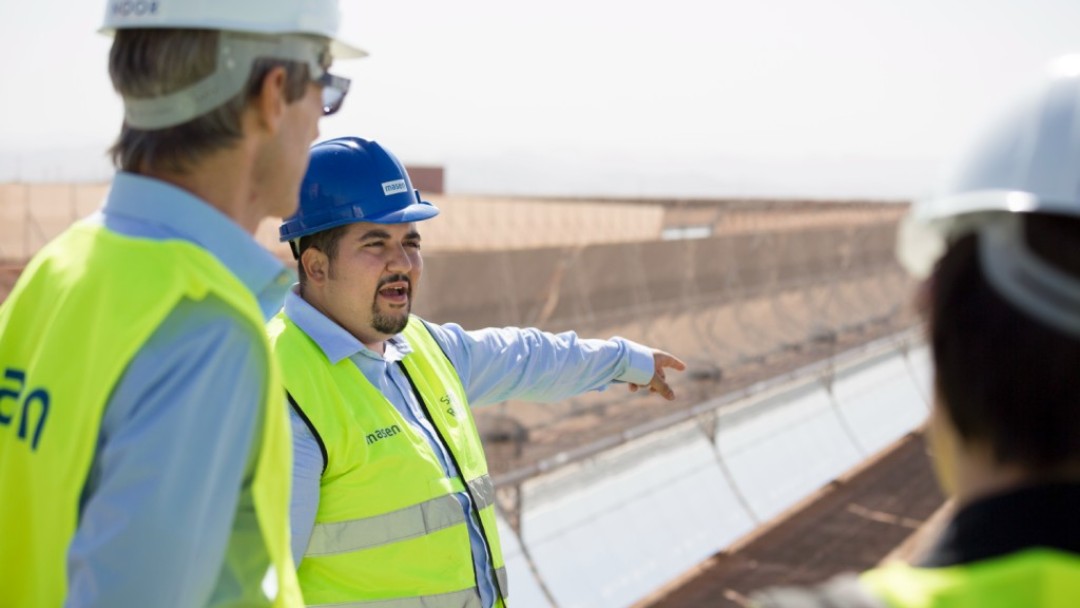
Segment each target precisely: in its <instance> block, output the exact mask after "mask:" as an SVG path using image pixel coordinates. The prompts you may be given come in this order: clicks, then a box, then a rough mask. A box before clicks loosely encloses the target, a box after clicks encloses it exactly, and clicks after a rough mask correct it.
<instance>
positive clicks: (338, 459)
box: [269, 313, 507, 608]
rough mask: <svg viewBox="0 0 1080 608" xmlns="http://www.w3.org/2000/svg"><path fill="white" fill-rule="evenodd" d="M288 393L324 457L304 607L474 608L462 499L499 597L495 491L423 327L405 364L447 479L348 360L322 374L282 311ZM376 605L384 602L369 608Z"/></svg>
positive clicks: (458, 396) (308, 344) (321, 360)
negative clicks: (445, 458) (448, 462)
mask: <svg viewBox="0 0 1080 608" xmlns="http://www.w3.org/2000/svg"><path fill="white" fill-rule="evenodd" d="M269 334H270V342H271V345H272V348H273V350H274V354H275V356H276V357H277V360H278V364H279V367H280V368H281V370H282V375H283V376H284V378H285V387H286V389H288V391H289V393H290V395H291V396H292V398H293V399H294V402H295V404H296V405H297V406H298V407H299V408H300V409H301V414H302V415H304V416H305V417H306V418H307V419H308V421H309V422H310V423H311V424H312V425H313V427H314V429H315V430H316V432H317V433H318V435H319V437H320V438H321V440H322V442H323V444H324V446H325V449H326V456H327V462H326V469H325V470H324V471H323V476H322V484H321V488H320V495H319V510H318V513H317V514H316V518H315V528H314V530H313V532H312V535H311V542H310V543H309V544H308V547H307V550H306V552H305V554H304V560H303V561H302V562H301V564H300V569H299V576H300V586H301V589H302V590H303V592H304V598H305V600H306V601H308V602H310V605H341V606H358V605H363V604H364V603H366V602H379V601H380V600H382V601H385V600H394V601H393V603H392V604H386V605H387V606H390V605H392V606H393V607H394V608H444V607H445V608H461V607H478V606H479V605H480V599H479V595H478V593H477V590H476V574H475V572H474V570H473V560H472V551H471V548H470V545H469V533H468V528H467V526H466V522H465V514H464V512H463V510H462V507H461V504H460V503H459V502H458V501H457V500H456V499H455V498H454V494H455V493H459V492H468V494H469V496H471V498H472V502H473V505H474V507H475V508H476V509H478V510H479V521H480V523H481V527H482V529H483V534H484V536H485V539H486V541H487V545H488V548H489V549H490V554H491V558H492V562H493V566H494V568H495V571H496V586H497V588H496V593H497V594H498V595H499V596H501V597H500V599H499V600H498V602H497V605H500V606H501V605H504V602H505V598H506V596H507V591H506V590H507V586H506V569H505V567H504V565H503V555H502V549H501V547H500V545H499V536H498V530H497V529H496V522H495V510H494V502H495V500H494V499H495V490H494V487H493V486H492V484H491V478H490V477H489V476H488V472H487V461H486V460H485V458H484V450H483V446H482V445H481V443H480V435H479V433H478V432H477V430H476V424H475V422H474V421H473V418H472V412H471V411H470V410H469V404H468V400H467V399H466V397H465V389H464V388H463V387H462V385H461V380H460V378H458V375H457V372H456V371H455V370H454V367H453V365H452V364H451V363H450V361H449V360H448V359H447V358H446V355H445V354H443V352H442V350H441V349H440V347H439V345H438V343H437V342H435V339H434V338H432V336H431V334H430V333H429V332H428V330H427V328H426V327H425V325H424V323H423V321H422V320H421V319H419V318H418V317H413V318H412V319H411V320H410V322H409V324H408V326H407V327H406V329H405V331H404V332H403V334H404V336H405V339H406V340H407V341H408V343H409V345H410V346H411V347H412V349H413V352H412V353H411V354H409V355H408V356H406V357H405V358H404V360H403V361H402V366H403V368H404V370H405V371H406V375H407V376H408V378H409V380H410V382H411V383H412V385H413V388H414V390H415V393H416V395H417V398H418V399H419V400H420V402H421V404H422V405H423V407H424V409H425V410H426V412H427V415H428V418H429V419H430V420H431V421H432V422H433V423H434V426H435V428H436V429H437V430H438V433H439V435H440V436H441V438H442V440H443V442H444V443H445V444H446V446H447V447H448V448H449V450H450V453H451V455H452V457H453V459H454V461H455V463H456V464H457V468H458V471H459V472H460V473H461V478H455V479H448V478H447V477H446V473H445V471H444V469H443V467H442V465H441V464H440V463H439V459H438V457H437V456H436V455H435V452H434V451H433V450H432V449H431V445H430V444H429V443H428V441H427V440H426V439H425V438H424V436H423V435H422V434H421V433H420V432H419V431H417V430H415V429H414V428H413V427H412V426H411V425H410V424H409V423H407V422H406V421H405V418H403V417H402V416H401V414H400V413H399V412H398V411H397V409H395V408H394V406H393V405H392V404H391V403H390V402H389V401H388V400H387V399H386V397H384V396H383V395H382V394H381V393H380V392H379V390H378V389H376V388H375V387H374V386H372V384H371V383H370V382H368V380H367V379H366V378H365V377H364V374H363V373H362V372H361V371H360V370H359V369H358V368H357V367H356V365H355V364H354V363H353V362H352V361H350V360H349V359H347V358H346V359H343V360H341V361H339V362H338V363H337V364H336V365H331V364H330V363H329V361H327V359H326V355H325V354H323V352H322V350H321V349H320V348H319V347H318V345H317V344H315V342H314V341H313V340H312V339H311V338H309V337H308V336H307V334H305V333H304V332H303V330H301V329H300V328H298V327H297V326H296V325H295V324H294V323H293V322H292V321H291V320H289V318H288V317H286V316H285V314H284V313H280V314H278V316H277V317H275V318H274V319H273V320H272V321H271V322H270V325H269ZM377 605H379V606H382V605H383V604H377Z"/></svg>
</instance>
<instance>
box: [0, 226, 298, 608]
mask: <svg viewBox="0 0 1080 608" xmlns="http://www.w3.org/2000/svg"><path fill="white" fill-rule="evenodd" d="M210 294H213V295H214V296H217V297H219V298H221V299H222V300H223V301H224V302H226V303H228V304H229V305H230V306H232V307H233V308H234V309H235V310H236V311H237V312H238V313H240V314H241V315H242V316H243V317H244V318H245V319H247V320H248V321H249V322H250V323H251V324H252V325H251V327H252V328H253V329H255V330H256V331H254V332H253V336H254V337H253V338H252V339H253V340H259V339H260V338H259V336H261V335H262V329H263V320H262V315H261V312H260V309H259V306H258V303H257V302H256V300H255V298H254V296H253V295H252V294H251V292H250V291H248V290H247V289H246V288H245V287H244V286H243V284H242V283H241V282H240V281H239V279H237V278H236V276H234V275H233V274H232V273H231V272H230V271H229V270H228V269H226V268H225V266H223V265H222V264H221V263H220V262H219V261H218V260H217V259H215V258H214V257H213V256H212V255H211V254H210V253H208V252H207V251H205V250H203V249H201V248H199V247H197V246H195V245H193V244H191V243H188V242H185V241H180V240H151V239H138V238H131V237H127V236H123V235H120V234H117V233H115V232H112V231H109V230H107V229H105V228H104V227H101V226H97V225H93V224H89V223H80V224H76V225H75V226H73V227H72V228H70V229H69V230H68V231H67V232H65V233H64V234H62V235H61V236H60V237H58V238H57V239H55V240H54V241H53V242H51V243H50V244H48V245H47V246H46V247H45V248H44V249H43V250H42V251H41V252H40V253H39V254H38V255H37V256H36V257H35V258H34V259H33V260H32V261H31V262H30V264H29V265H28V266H27V268H26V269H25V271H24V272H23V274H22V276H21V277H20V279H19V281H18V283H17V284H16V286H15V289H14V290H13V291H12V293H11V295H10V297H9V298H8V299H7V300H6V301H5V302H4V304H3V305H2V306H0V497H2V499H0V572H3V575H2V576H0V578H2V579H3V583H2V584H0V606H35V607H39V606H42V607H50V606H59V605H61V603H62V602H63V600H64V597H65V596H66V580H67V576H66V555H67V548H68V545H69V544H70V542H71V539H72V537H73V535H74V533H75V529H76V525H77V522H78V517H79V512H78V510H79V500H80V495H81V493H82V490H83V487H84V486H85V483H86V478H87V475H88V473H89V470H90V466H91V463H92V461H93V458H94V452H95V448H96V444H97V441H98V432H99V429H100V426H101V419H102V416H103V414H104V410H105V405H106V402H107V401H108V399H109V396H110V394H111V393H112V391H113V388H114V387H115V386H116V384H117V382H118V381H119V379H120V377H121V376H122V374H123V373H124V370H125V369H126V368H127V366H128V364H129V363H130V362H131V360H132V359H133V358H134V356H135V354H136V353H138V352H139V349H140V348H141V347H142V345H143V344H144V343H145V342H146V341H147V340H148V339H149V338H150V336H151V335H152V334H153V333H154V331H155V330H156V329H157V328H158V326H159V325H161V323H162V322H163V321H164V319H165V318H166V317H167V316H168V315H169V313H170V312H171V311H172V310H173V308H174V307H175V306H176V305H177V303H178V302H180V300H181V299H183V298H190V299H193V300H201V299H203V298H205V297H207V296H208V295H210ZM262 346H263V347H264V348H266V353H267V357H266V359H267V362H268V373H267V380H266V387H265V390H264V395H265V397H264V401H265V403H264V405H263V408H264V411H263V415H262V416H261V417H262V419H263V423H262V436H261V438H259V439H258V441H259V453H258V462H257V464H256V469H255V478H254V481H253V486H252V499H253V502H254V509H255V514H256V518H257V520H258V523H259V528H260V531H261V535H262V538H263V540H264V542H265V544H266V552H267V554H268V555H269V557H270V560H271V565H272V566H273V568H274V569H275V570H276V576H277V596H276V600H275V602H274V605H275V606H296V605H300V604H301V602H302V600H301V598H300V592H299V585H298V583H297V581H296V576H295V567H294V565H293V561H292V555H291V553H290V551H289V530H288V505H289V484H290V481H291V467H292V464H291V459H292V452H291V446H290V438H289V427H288V419H287V412H286V410H285V409H284V400H283V393H282V391H281V388H280V385H279V384H278V382H279V378H278V377H277V374H276V371H275V366H274V365H273V360H272V358H271V357H270V355H269V344H268V343H267V342H266V341H265V340H263V341H262ZM227 405H228V404H222V406H223V407H227ZM160 550H161V551H169V550H170V548H169V547H168V546H162V547H161V548H160ZM132 558H133V559H148V558H150V559H152V557H151V556H132ZM249 559H250V558H249ZM271 582H272V579H271ZM267 603H269V602H267Z"/></svg>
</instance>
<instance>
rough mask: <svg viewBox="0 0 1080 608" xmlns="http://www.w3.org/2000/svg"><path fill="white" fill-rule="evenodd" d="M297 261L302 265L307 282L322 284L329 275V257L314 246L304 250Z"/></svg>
mask: <svg viewBox="0 0 1080 608" xmlns="http://www.w3.org/2000/svg"><path fill="white" fill-rule="evenodd" d="M299 263H300V264H301V265H302V266H303V267H304V274H306V275H307V280H308V282H309V283H313V284H316V285H322V284H324V283H326V281H327V280H328V279H329V277H330V258H329V257H327V255H326V254H325V253H323V252H321V251H319V250H318V249H316V248H314V247H308V248H307V249H305V250H304V254H303V255H301V256H300V262H299Z"/></svg>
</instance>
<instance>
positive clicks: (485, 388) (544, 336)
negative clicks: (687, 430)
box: [429, 323, 682, 406]
mask: <svg viewBox="0 0 1080 608" xmlns="http://www.w3.org/2000/svg"><path fill="white" fill-rule="evenodd" d="M429 326H430V328H431V331H432V334H433V335H434V336H435V339H436V341H438V342H439V344H440V345H441V346H442V347H443V350H444V351H445V352H446V354H447V355H448V356H449V357H450V360H451V362H452V363H453V364H454V367H455V369H456V370H457V372H458V375H459V376H460V377H461V381H462V384H464V386H465V391H466V393H467V394H468V397H469V402H470V403H471V404H472V405H473V406H479V405H486V404H491V403H498V402H500V401H505V400H507V399H522V400H525V401H538V402H549V401H558V400H560V399H566V398H569V397H573V396H574V395H579V394H581V393H585V392H588V391H591V390H603V389H604V388H606V387H607V386H608V385H609V384H611V383H612V382H627V383H631V384H636V385H641V386H649V387H653V386H654V385H655V387H656V389H657V390H656V392H662V390H663V389H667V393H668V394H670V387H668V386H667V384H666V383H664V380H663V378H662V377H661V378H660V379H659V381H658V380H657V378H656V376H657V369H658V368H657V365H658V364H657V359H656V352H658V351H654V350H653V349H651V348H648V347H646V346H642V345H640V344H637V343H635V342H631V341H630V340H625V339H623V338H612V339H610V340H592V339H582V338H579V337H578V336H577V334H575V333H574V332H563V333H560V334H552V333H548V332H543V331H540V330H539V329H534V328H524V329H522V328H517V327H503V328H488V329H481V330H477V331H465V330H464V329H462V328H461V326H459V325H457V324H455V323H448V324H446V325H441V326H440V325H434V324H431V325H429ZM663 354H664V355H665V356H666V357H670V358H671V359H674V357H671V355H667V354H666V353H663ZM675 361H677V359H675ZM678 364H679V365H681V364H682V362H681V361H679V362H678ZM665 367H673V366H672V365H666V366H665ZM661 369H662V368H661ZM662 394H664V393H662ZM665 396H666V394H665Z"/></svg>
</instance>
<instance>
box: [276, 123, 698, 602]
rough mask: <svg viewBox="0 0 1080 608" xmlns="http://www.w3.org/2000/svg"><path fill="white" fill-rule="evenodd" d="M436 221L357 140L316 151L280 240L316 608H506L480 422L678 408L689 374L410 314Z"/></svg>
mask: <svg viewBox="0 0 1080 608" xmlns="http://www.w3.org/2000/svg"><path fill="white" fill-rule="evenodd" d="M437 213H439V210H438V209H436V208H435V207H434V206H432V205H431V204H430V203H427V202H425V201H423V200H422V199H421V198H420V195H419V193H418V192H416V191H415V190H414V189H413V187H412V183H411V181H410V180H409V176H408V174H407V173H406V172H405V169H404V168H403V167H402V166H401V163H400V162H398V160H397V159H396V158H395V157H394V156H393V155H392V154H390V153H389V152H388V151H387V150H386V149H385V148H383V147H382V146H380V145H379V144H378V143H376V142H373V141H366V140H363V139H360V138H356V137H348V138H341V139H335V140H331V141H328V142H323V143H320V144H318V145H316V146H315V147H314V148H312V151H311V163H310V165H309V167H308V173H307V175H306V176H305V178H304V183H303V186H302V187H301V194H300V208H299V210H298V211H297V213H296V215H295V216H293V217H290V218H287V219H286V220H285V222H284V223H283V224H282V226H281V239H282V240H283V241H288V242H289V243H290V244H291V246H292V249H293V253H294V254H295V255H296V257H297V258H298V267H299V275H300V283H299V285H297V286H296V287H294V288H293V290H292V291H290V293H289V294H288V295H287V296H286V299H285V308H284V310H283V311H282V312H281V313H280V314H278V315H277V317H275V318H274V320H273V321H271V322H270V325H269V334H270V341H271V344H272V348H273V351H274V355H275V357H276V358H277V360H278V363H279V365H280V367H281V370H282V375H283V378H284V383H285V387H286V389H287V390H288V398H289V401H290V403H291V405H292V406H293V435H294V446H295V450H294V452H295V466H294V468H295V479H294V494H293V506H292V523H293V552H294V559H295V560H296V561H297V562H298V563H299V578H300V585H301V588H302V589H303V592H304V597H305V600H306V601H308V602H309V603H310V604H311V605H318V606H361V605H366V604H367V603H368V602H371V603H372V605H377V606H395V607H397V608H444V607H445V608H462V607H471V608H481V607H483V608H490V607H492V606H504V605H506V598H507V597H508V596H509V589H508V586H507V577H506V569H505V565H504V563H503V554H502V548H501V546H500V543H499V536H498V530H497V526H496V520H495V508H494V497H495V491H494V487H493V486H492V483H491V478H490V477H489V476H488V471H487V462H486V460H485V457H484V452H483V447H482V446H481V443H480V436H479V433H478V432H477V430H476V426H475V423H474V421H473V418H472V413H471V411H470V408H471V407H476V406H479V405H484V404H487V403H495V402H499V401H503V400H506V399H524V400H529V401H553V400H558V399H564V398H567V397H570V396H573V395H576V394H580V393H584V392H586V391H589V390H597V389H602V388H604V387H605V386H607V385H608V384H609V383H611V382H613V381H621V382H626V383H630V387H631V389H633V390H636V389H638V388H643V389H644V388H646V387H647V388H648V390H649V391H651V392H657V393H659V394H661V395H662V396H664V397H665V398H667V399H672V398H674V393H673V392H672V389H671V387H670V386H668V384H667V382H666V380H665V372H664V370H665V368H674V369H678V370H682V369H684V368H685V365H684V364H683V363H682V361H680V360H678V359H677V358H675V357H673V356H672V355H669V354H668V353H665V352H662V351H658V350H654V349H651V348H647V347H644V346H641V345H639V344H635V343H633V342H630V341H628V340H624V339H621V338H613V339H611V340H583V339H579V338H578V337H577V336H576V335H575V334H574V333H573V332H566V333H562V334H558V335H554V334H550V333H545V332H542V331H540V330H537V329H519V328H501V329H496V328H488V329H481V330H477V331H465V330H464V329H462V328H461V327H460V326H459V325H456V324H453V323H450V324H446V325H438V324H434V323H429V322H427V321H425V320H423V319H421V318H419V317H416V316H412V315H411V314H410V310H411V307H412V304H413V301H414V300H415V297H416V293H417V289H418V287H419V285H420V278H421V272H422V270H423V258H422V257H421V255H420V232H419V229H418V224H419V223H420V222H423V221H424V220H427V219H429V218H431V217H434V216H435V215H436V214H437Z"/></svg>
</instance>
